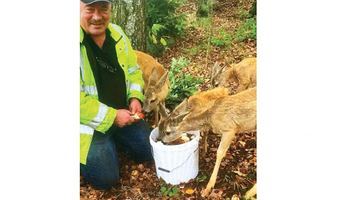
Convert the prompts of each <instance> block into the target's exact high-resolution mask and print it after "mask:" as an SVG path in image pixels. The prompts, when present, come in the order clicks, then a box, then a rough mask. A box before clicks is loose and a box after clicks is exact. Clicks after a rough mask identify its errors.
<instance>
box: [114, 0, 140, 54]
mask: <svg viewBox="0 0 360 200" xmlns="http://www.w3.org/2000/svg"><path fill="white" fill-rule="evenodd" d="M112 11H113V16H112V22H113V23H115V24H118V25H120V26H121V27H122V28H123V29H124V31H125V33H126V35H127V36H128V37H129V38H130V39H131V44H132V45H133V48H134V49H137V50H140V51H145V49H146V35H147V34H146V15H145V0H114V3H113V10H112Z"/></svg>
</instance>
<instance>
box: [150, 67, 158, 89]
mask: <svg viewBox="0 0 360 200" xmlns="http://www.w3.org/2000/svg"><path fill="white" fill-rule="evenodd" d="M157 79H158V76H157V73H156V69H155V67H154V68H153V69H152V70H151V74H150V77H149V85H155V83H156V82H157Z"/></svg>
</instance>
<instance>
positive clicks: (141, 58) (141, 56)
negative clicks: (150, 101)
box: [135, 51, 165, 90]
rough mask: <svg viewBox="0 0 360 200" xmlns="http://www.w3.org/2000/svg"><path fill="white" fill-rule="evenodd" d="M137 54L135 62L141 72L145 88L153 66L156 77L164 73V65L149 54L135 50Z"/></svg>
mask: <svg viewBox="0 0 360 200" xmlns="http://www.w3.org/2000/svg"><path fill="white" fill-rule="evenodd" d="M135 53H136V56H137V63H138V65H139V67H140V69H141V71H142V73H143V79H144V82H145V87H144V88H145V90H146V88H147V84H148V81H149V77H150V75H151V72H152V69H153V68H155V69H156V72H157V76H158V79H160V77H161V76H162V75H163V74H164V73H165V69H164V67H163V66H162V65H161V64H160V63H159V62H157V61H156V59H155V58H153V57H152V56H150V55H149V54H146V53H143V52H141V51H135Z"/></svg>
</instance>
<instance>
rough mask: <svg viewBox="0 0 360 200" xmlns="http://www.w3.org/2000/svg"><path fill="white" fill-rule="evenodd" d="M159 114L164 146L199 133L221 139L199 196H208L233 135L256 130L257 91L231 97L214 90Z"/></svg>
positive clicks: (222, 89)
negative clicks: (170, 110)
mask: <svg viewBox="0 0 360 200" xmlns="http://www.w3.org/2000/svg"><path fill="white" fill-rule="evenodd" d="M161 113H162V115H165V116H164V117H163V118H162V120H161V121H160V124H159V131H160V132H159V139H161V140H162V141H163V142H171V141H173V140H175V139H176V138H178V137H179V135H181V134H182V133H183V132H186V131H191V130H199V129H201V130H212V132H213V133H217V134H220V135H221V142H220V145H219V147H218V150H217V154H216V163H215V166H214V170H213V172H212V174H211V177H210V180H209V182H208V184H207V186H206V188H205V190H204V191H203V192H202V196H208V195H209V193H210V191H211V189H212V188H213V187H214V185H215V182H216V178H217V174H218V171H219V167H220V163H221V161H222V159H223V158H224V156H225V155H226V151H227V150H228V148H229V146H230V144H231V141H232V140H233V139H234V137H235V134H236V133H243V132H248V131H253V130H256V88H255V87H254V88H250V89H248V90H245V91H242V92H239V93H237V94H235V95H230V96H229V95H228V90H227V89H225V88H215V89H212V90H208V91H204V92H200V93H197V94H195V95H193V96H191V97H189V99H188V100H187V99H185V100H184V101H183V102H182V103H181V104H179V106H177V107H176V108H175V109H174V110H173V112H172V113H171V114H170V115H166V112H161Z"/></svg>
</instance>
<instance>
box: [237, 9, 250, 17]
mask: <svg viewBox="0 0 360 200" xmlns="http://www.w3.org/2000/svg"><path fill="white" fill-rule="evenodd" d="M238 14H239V18H240V20H244V19H246V18H248V17H249V16H250V14H249V11H247V10H245V9H244V8H243V7H241V6H240V8H239V12H238Z"/></svg>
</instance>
